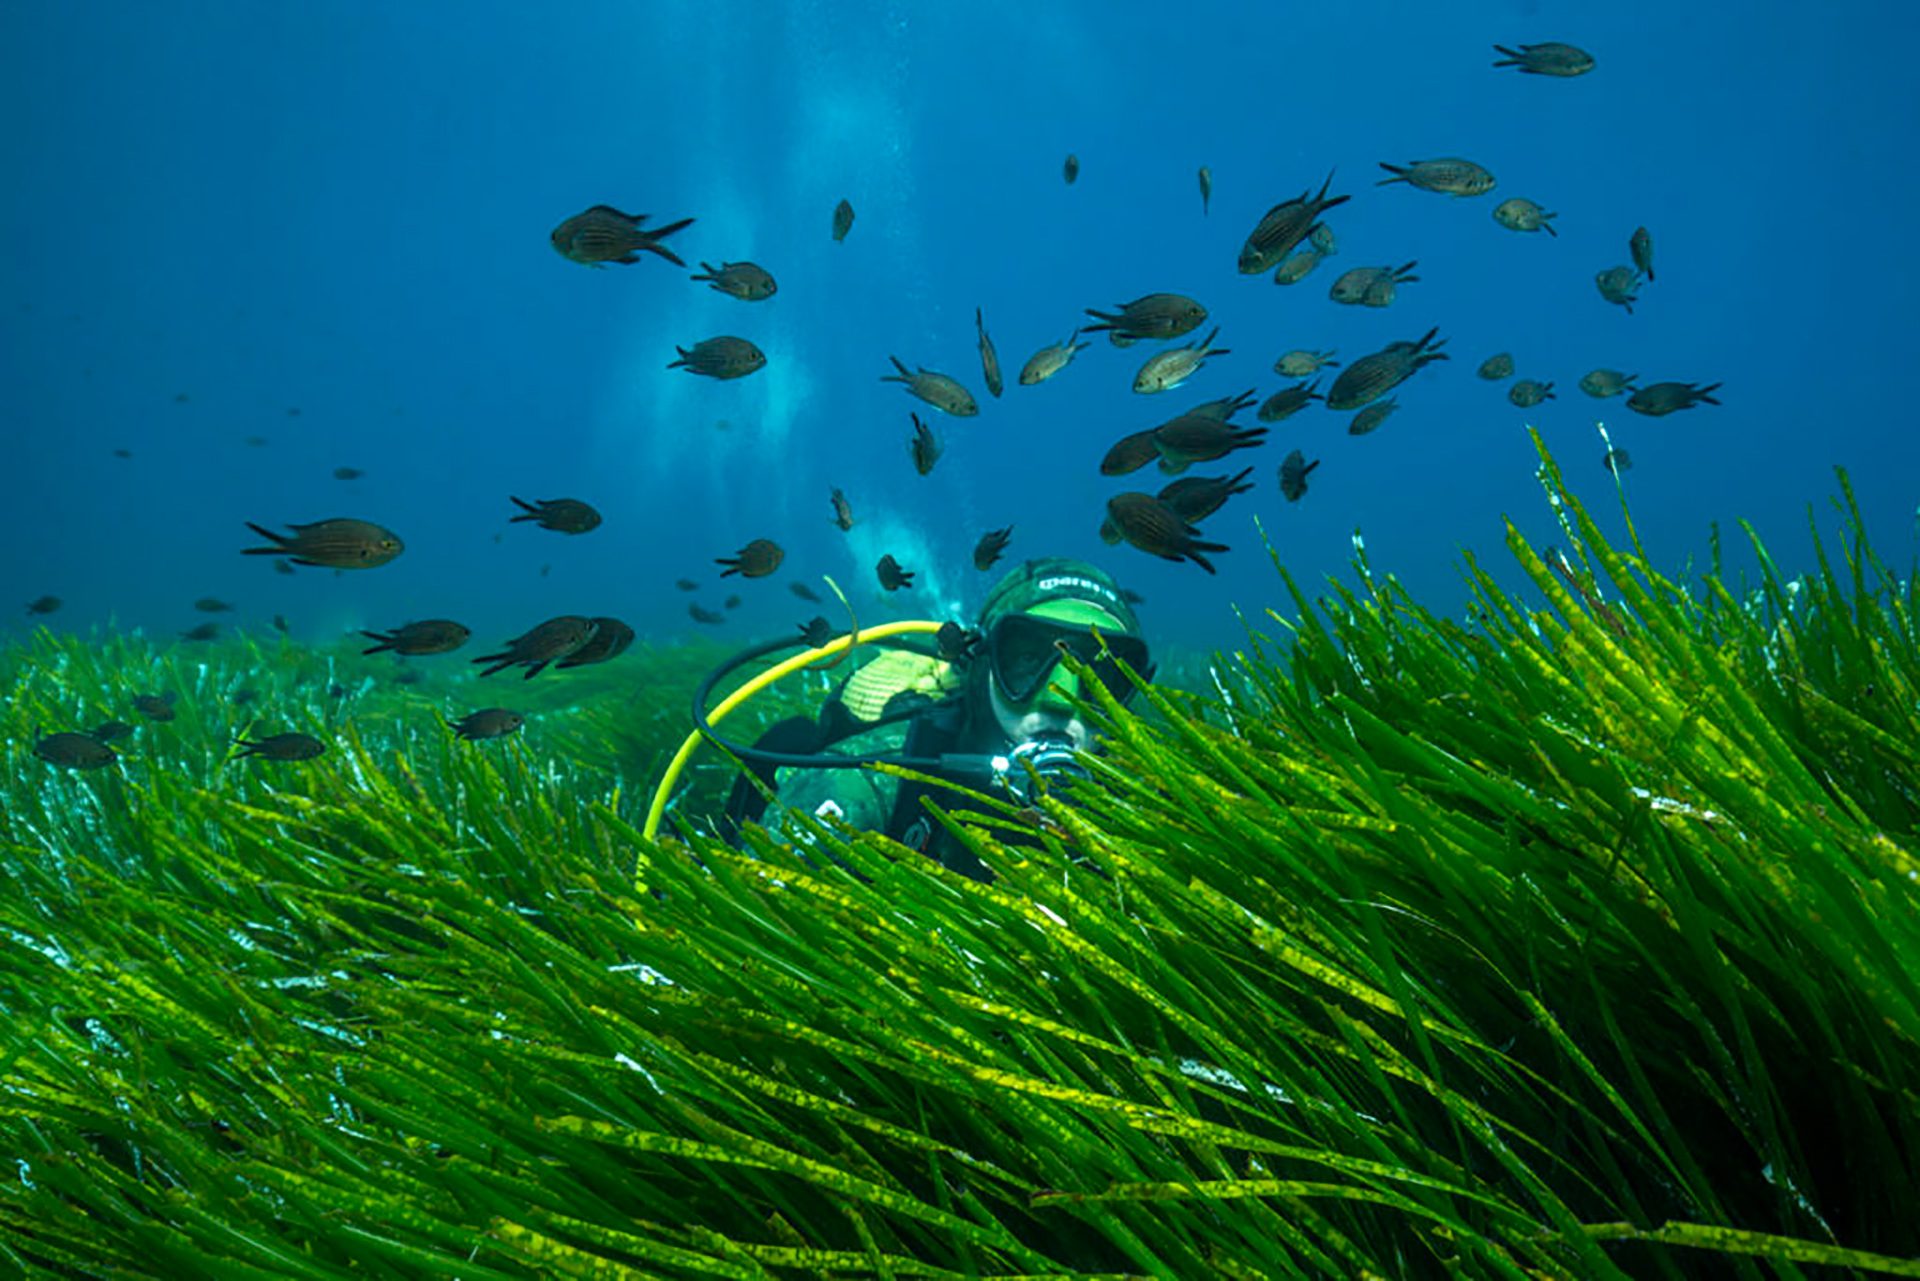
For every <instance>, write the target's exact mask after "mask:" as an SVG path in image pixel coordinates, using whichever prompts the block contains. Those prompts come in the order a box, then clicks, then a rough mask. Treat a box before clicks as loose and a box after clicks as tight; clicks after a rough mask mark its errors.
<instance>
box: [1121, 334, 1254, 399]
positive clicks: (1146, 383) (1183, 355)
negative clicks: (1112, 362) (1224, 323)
mask: <svg viewBox="0 0 1920 1281" xmlns="http://www.w3.org/2000/svg"><path fill="white" fill-rule="evenodd" d="M1219 336H1220V326H1218V325H1215V326H1214V327H1213V332H1211V333H1209V334H1208V335H1207V336H1206V337H1205V338H1202V339H1201V340H1200V341H1199V342H1197V343H1188V344H1187V345H1186V346H1184V347H1175V348H1174V349H1173V350H1171V351H1163V352H1160V353H1159V354H1158V355H1155V356H1152V357H1149V358H1148V360H1147V363H1146V364H1144V365H1142V366H1140V372H1139V373H1137V374H1135V375H1134V376H1133V389H1134V390H1135V391H1136V392H1139V393H1140V394H1141V395H1143V396H1149V395H1152V394H1153V393H1155V392H1161V391H1169V390H1171V389H1172V388H1175V387H1178V386H1179V385H1180V384H1181V383H1183V382H1185V381H1186V380H1187V379H1189V378H1191V377H1193V375H1194V374H1196V373H1198V372H1199V370H1200V366H1201V365H1203V364H1205V363H1206V360H1207V357H1209V356H1225V355H1227V354H1228V353H1230V352H1231V351H1232V350H1233V349H1232V348H1231V347H1215V346H1213V345H1212V344H1213V340H1214V339H1215V338H1218V337H1219Z"/></svg>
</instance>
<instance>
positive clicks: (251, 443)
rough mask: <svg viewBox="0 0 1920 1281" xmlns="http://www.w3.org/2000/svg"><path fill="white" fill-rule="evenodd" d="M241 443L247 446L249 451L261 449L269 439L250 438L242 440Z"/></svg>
mask: <svg viewBox="0 0 1920 1281" xmlns="http://www.w3.org/2000/svg"><path fill="white" fill-rule="evenodd" d="M240 443H241V444H243V445H245V446H247V447H248V448H249V449H258V448H260V446H262V445H264V444H266V443H267V438H266V437H265V436H248V437H247V438H246V439H244V440H242V441H241V442H240Z"/></svg>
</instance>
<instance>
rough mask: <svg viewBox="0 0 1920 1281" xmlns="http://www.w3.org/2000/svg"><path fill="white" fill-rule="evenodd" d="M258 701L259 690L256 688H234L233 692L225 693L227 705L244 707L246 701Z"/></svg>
mask: <svg viewBox="0 0 1920 1281" xmlns="http://www.w3.org/2000/svg"><path fill="white" fill-rule="evenodd" d="M259 701H260V691H259V690H257V689H236V690H234V691H233V693H231V694H229V695H227V706H229V707H245V706H246V705H247V704H248V703H257V702H259Z"/></svg>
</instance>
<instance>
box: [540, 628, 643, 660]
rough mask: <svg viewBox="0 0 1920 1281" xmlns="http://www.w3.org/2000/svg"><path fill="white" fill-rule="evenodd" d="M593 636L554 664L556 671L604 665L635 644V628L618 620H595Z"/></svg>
mask: <svg viewBox="0 0 1920 1281" xmlns="http://www.w3.org/2000/svg"><path fill="white" fill-rule="evenodd" d="M588 621H590V622H591V623H592V624H593V635H592V636H589V637H588V638H587V643H586V644H584V645H582V646H581V647H580V648H579V649H576V650H574V651H573V653H571V654H568V655H567V656H566V657H565V658H563V659H561V660H560V661H559V662H558V663H555V664H554V667H555V669H556V670H558V669H561V668H567V667H585V666H587V665H588V664H590V663H604V662H607V661H608V660H609V659H614V658H618V657H620V655H622V654H624V653H626V652H627V647H628V646H630V645H632V644H633V628H631V627H629V626H627V625H626V624H625V623H623V622H621V621H620V620H619V619H617V618H594V619H590V620H588Z"/></svg>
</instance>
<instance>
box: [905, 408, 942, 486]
mask: <svg viewBox="0 0 1920 1281" xmlns="http://www.w3.org/2000/svg"><path fill="white" fill-rule="evenodd" d="M908 417H910V418H912V419H913V439H912V440H910V441H908V442H907V454H908V456H909V457H911V458H912V459H913V469H914V470H915V471H917V472H919V473H920V474H921V475H922V476H924V475H926V474H927V473H928V472H930V471H932V470H933V465H934V464H935V463H937V462H939V461H940V438H939V437H937V436H935V435H934V434H933V429H932V428H930V427H928V426H927V425H926V424H925V423H923V422H921V421H920V415H918V414H909V415H908Z"/></svg>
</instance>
